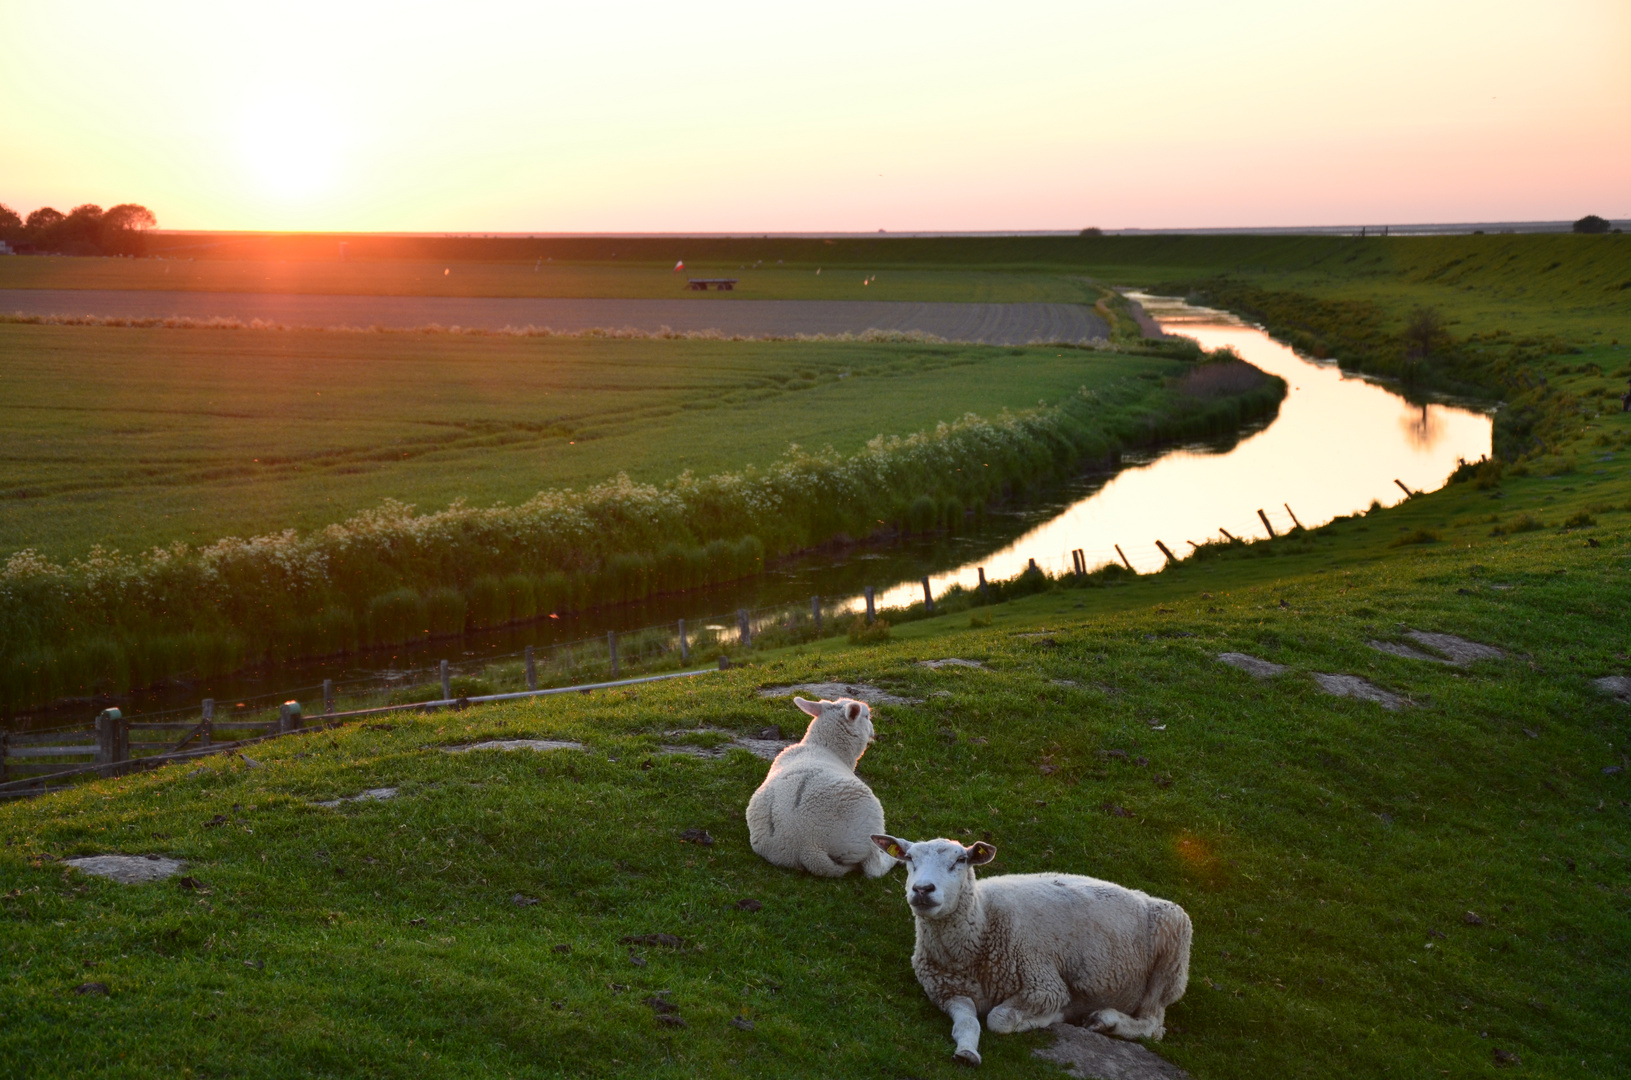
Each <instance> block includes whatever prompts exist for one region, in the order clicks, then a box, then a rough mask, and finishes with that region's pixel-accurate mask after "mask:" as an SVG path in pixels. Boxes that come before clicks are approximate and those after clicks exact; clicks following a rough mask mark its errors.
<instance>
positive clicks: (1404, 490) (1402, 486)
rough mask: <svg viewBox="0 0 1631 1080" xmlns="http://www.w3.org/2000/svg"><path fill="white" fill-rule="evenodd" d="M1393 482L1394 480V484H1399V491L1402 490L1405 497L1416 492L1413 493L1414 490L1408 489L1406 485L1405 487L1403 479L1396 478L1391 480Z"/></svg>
mask: <svg viewBox="0 0 1631 1080" xmlns="http://www.w3.org/2000/svg"><path fill="white" fill-rule="evenodd" d="M1393 482H1394V483H1395V484H1398V485H1399V490H1400V491H1402V492H1404V493H1405V497H1406V498H1409V497H1411V496H1413V495H1415V494H1416V493H1415V492H1414V491H1411V490H1410V489H1409V488H1407V487H1405V486H1404V481H1403V480H1397V479H1396V480H1394V481H1393Z"/></svg>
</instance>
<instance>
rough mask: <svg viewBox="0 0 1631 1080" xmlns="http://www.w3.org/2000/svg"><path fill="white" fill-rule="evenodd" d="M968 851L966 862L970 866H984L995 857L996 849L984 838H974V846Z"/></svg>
mask: <svg viewBox="0 0 1631 1080" xmlns="http://www.w3.org/2000/svg"><path fill="white" fill-rule="evenodd" d="M966 850H967V851H968V864H969V865H970V866H984V865H985V864H986V863H988V862H990V861H991V860H992V859H995V858H996V857H997V849H996V848H994V847H992V846H991V845H990V844H988V843H986V842H985V841H984V840H976V841H975V842H974V846H973V847H971V848H968V849H966Z"/></svg>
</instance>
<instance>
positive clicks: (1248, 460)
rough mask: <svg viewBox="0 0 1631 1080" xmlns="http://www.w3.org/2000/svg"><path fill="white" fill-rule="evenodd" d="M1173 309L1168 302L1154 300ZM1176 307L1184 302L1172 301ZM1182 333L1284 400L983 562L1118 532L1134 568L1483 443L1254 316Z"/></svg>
mask: <svg viewBox="0 0 1631 1080" xmlns="http://www.w3.org/2000/svg"><path fill="white" fill-rule="evenodd" d="M1152 313H1154V314H1155V315H1156V316H1157V317H1158V318H1161V319H1163V322H1166V321H1167V317H1168V315H1169V311H1168V310H1163V309H1160V308H1152ZM1172 314H1180V313H1177V312H1173V313H1172ZM1172 322H1173V323H1174V324H1181V325H1177V326H1176V329H1178V330H1179V331H1180V332H1182V333H1183V334H1185V335H1187V336H1190V337H1193V338H1195V339H1196V340H1197V341H1199V342H1200V343H1201V344H1202V345H1204V346H1205V347H1206V348H1208V349H1217V348H1221V347H1223V346H1230V347H1232V348H1233V349H1234V350H1235V351H1236V352H1238V353H1239V354H1240V355H1241V356H1242V357H1244V358H1245V359H1247V360H1249V361H1251V362H1252V363H1253V364H1256V365H1257V366H1258V367H1260V368H1262V369H1263V370H1264V371H1267V372H1270V373H1272V374H1275V375H1279V376H1281V377H1282V378H1284V379H1285V380H1286V382H1287V384H1288V386H1289V389H1288V392H1287V395H1286V399H1285V401H1284V402H1283V403H1282V404H1281V406H1280V413H1279V415H1278V416H1277V417H1276V418H1275V419H1274V421H1273V422H1272V423H1270V424H1269V426H1268V427H1267V428H1266V429H1265V430H1262V431H1259V432H1256V433H1254V434H1251V435H1248V436H1247V437H1246V438H1244V439H1243V440H1241V442H1240V443H1239V444H1238V445H1237V446H1235V447H1234V448H1233V449H1231V450H1228V451H1227V452H1221V453H1220V452H1218V451H1217V450H1215V449H1212V448H1186V449H1181V450H1175V451H1173V452H1171V453H1168V454H1165V455H1163V456H1160V457H1157V458H1155V459H1154V460H1152V461H1150V462H1149V463H1147V464H1142V465H1134V466H1133V467H1131V468H1128V469H1126V470H1124V471H1122V472H1121V473H1118V474H1117V475H1116V476H1115V477H1113V478H1112V479H1111V480H1110V481H1109V482H1108V483H1106V484H1105V485H1104V487H1103V488H1101V489H1100V490H1099V491H1098V492H1096V493H1095V494H1093V495H1092V496H1090V497H1088V498H1085V499H1083V500H1081V501H1079V502H1077V503H1076V504H1075V505H1073V506H1071V507H1070V508H1069V509H1067V510H1066V511H1064V512H1063V513H1061V514H1059V515H1057V516H1055V517H1054V518H1053V519H1051V520H1049V521H1047V522H1045V523H1044V524H1042V525H1039V526H1037V527H1036V528H1035V529H1032V530H1031V531H1030V532H1028V533H1026V534H1025V535H1023V536H1021V537H1020V538H1019V539H1017V540H1015V541H1014V542H1013V543H1012V544H1010V545H1008V546H1007V547H1005V548H1003V549H1002V550H1001V551H998V552H995V553H994V554H992V555H990V556H987V557H986V558H985V559H983V560H982V565H983V566H984V567H985V571H986V575H987V576H988V577H993V578H1005V577H1011V576H1013V575H1014V574H1018V573H1019V572H1021V571H1022V570H1024V569H1025V564H1026V561H1027V560H1028V559H1031V558H1035V559H1036V560H1037V562H1038V563H1039V564H1041V565H1042V566H1043V567H1045V568H1047V569H1049V570H1052V571H1054V572H1058V571H1060V570H1065V569H1069V568H1070V565H1071V561H1070V556H1069V552H1070V551H1071V550H1073V549H1075V548H1082V549H1084V550H1085V552H1086V554H1087V559H1088V564H1089V565H1090V566H1099V565H1102V564H1104V563H1107V562H1112V561H1115V560H1116V559H1117V553H1116V545H1118V544H1119V545H1120V546H1121V548H1122V550H1123V551H1125V552H1126V554H1127V558H1128V559H1129V560H1130V561H1131V562H1132V564H1133V565H1134V566H1135V567H1137V568H1138V570H1139V571H1141V572H1148V571H1154V570H1159V569H1160V568H1161V566H1162V565H1163V563H1164V562H1165V557H1164V556H1163V555H1162V554H1161V552H1160V550H1159V549H1158V548H1157V547H1156V544H1155V542H1156V541H1157V540H1160V541H1162V542H1164V543H1165V544H1166V545H1167V546H1168V547H1169V548H1171V549H1172V550H1173V551H1174V553H1175V554H1178V555H1179V556H1180V557H1181V556H1182V555H1184V554H1185V553H1187V552H1188V551H1189V550H1190V544H1191V543H1204V542H1206V541H1207V540H1215V539H1218V538H1219V537H1220V534H1221V531H1222V530H1228V532H1230V533H1231V534H1233V535H1234V536H1238V537H1241V538H1252V537H1264V536H1266V535H1267V533H1266V531H1265V529H1264V527H1263V524H1262V522H1261V520H1260V519H1259V518H1258V516H1257V511H1258V509H1260V508H1261V509H1264V510H1266V511H1268V512H1269V515H1270V518H1271V520H1272V521H1275V522H1277V523H1278V524H1276V526H1275V527H1276V529H1279V528H1281V527H1282V525H1283V526H1284V527H1286V528H1289V527H1290V525H1291V522H1290V517H1289V514H1288V511H1287V510H1286V506H1287V505H1288V504H1289V507H1290V512H1294V513H1295V514H1296V515H1297V518H1298V520H1300V521H1301V522H1302V523H1303V524H1304V525H1306V526H1309V527H1313V526H1316V525H1322V524H1324V523H1325V522H1327V521H1330V520H1331V519H1332V518H1334V517H1339V516H1341V515H1344V514H1350V513H1353V512H1355V511H1358V510H1364V509H1365V508H1366V507H1368V506H1369V505H1370V504H1371V502H1372V501H1373V500H1374V501H1376V502H1380V503H1381V504H1383V505H1384V506H1391V505H1393V504H1394V503H1396V502H1398V501H1400V500H1401V499H1403V498H1404V497H1405V495H1404V492H1403V491H1401V490H1400V489H1399V487H1398V484H1397V483H1395V481H1397V482H1398V483H1403V484H1404V485H1405V486H1407V487H1409V488H1410V490H1412V491H1420V490H1424V489H1425V490H1434V489H1436V488H1438V487H1439V486H1440V485H1442V484H1443V483H1444V479H1445V477H1447V476H1448V475H1449V474H1450V472H1451V471H1453V470H1454V469H1455V466H1456V462H1457V459H1460V458H1465V459H1467V460H1476V459H1478V458H1479V457H1482V456H1484V455H1486V454H1488V453H1489V450H1490V427H1491V425H1490V418H1489V417H1488V416H1486V415H1484V414H1483V413H1479V412H1474V411H1472V410H1470V409H1464V408H1457V407H1455V406H1451V405H1441V404H1429V405H1417V404H1412V403H1411V402H1408V401H1405V400H1404V399H1403V398H1401V397H1399V396H1397V395H1396V394H1393V393H1390V392H1389V391H1387V390H1386V389H1383V388H1382V387H1381V386H1378V385H1376V384H1374V383H1370V382H1367V381H1365V380H1363V379H1360V378H1356V377H1352V376H1349V375H1345V374H1343V372H1342V371H1341V370H1340V369H1339V368H1338V367H1337V366H1336V365H1335V364H1322V363H1317V362H1315V361H1312V360H1308V359H1305V358H1303V357H1301V356H1298V355H1297V354H1296V353H1295V352H1293V351H1292V350H1291V349H1290V348H1288V347H1287V346H1285V345H1282V344H1280V343H1279V342H1277V341H1275V340H1273V339H1272V338H1270V337H1269V336H1268V335H1267V334H1265V333H1264V332H1263V331H1261V330H1258V329H1256V328H1254V327H1249V326H1243V325H1239V324H1238V323H1236V324H1234V325H1229V324H1219V323H1190V322H1187V321H1184V320H1183V319H1182V318H1177V319H1173V320H1172ZM976 581H977V578H976V575H975V569H974V567H972V566H971V567H965V568H960V569H958V570H955V571H951V572H949V573H945V574H941V575H939V576H937V577H935V578H931V584H932V587H933V588H934V590H935V591H936V592H937V593H938V592H940V591H941V590H943V589H946V588H948V587H950V586H951V585H952V584H953V583H955V582H960V583H961V584H962V585H963V586H964V587H967V588H972V587H973V586H974V585H975V584H976ZM918 599H921V589H920V587H918V586H902V587H899V588H897V589H894V590H891V591H890V593H889V594H888V595H887V596H886V597H885V599H884V602H885V603H887V604H906V603H911V602H912V601H914V600H918Z"/></svg>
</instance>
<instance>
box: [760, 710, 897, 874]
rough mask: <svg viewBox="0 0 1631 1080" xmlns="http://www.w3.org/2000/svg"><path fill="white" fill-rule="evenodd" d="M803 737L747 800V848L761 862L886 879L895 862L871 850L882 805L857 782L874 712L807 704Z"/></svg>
mask: <svg viewBox="0 0 1631 1080" xmlns="http://www.w3.org/2000/svg"><path fill="white" fill-rule="evenodd" d="M793 704H794V705H797V706H798V707H799V709H801V710H802V711H804V712H805V713H808V714H809V715H810V717H811V720H810V726H809V727H808V728H807V729H806V730H805V732H804V738H803V739H802V740H801V741H799V742H796V743H794V744H793V745H792V746H789V747H788V748H787V749H785V750H783V751H782V752H781V753H780V754H777V755H776V760H775V761H774V762H773V763H772V764H771V766H770V773H769V775H767V776H766V777H765V780H764V783H762V784H760V785H759V790H757V791H755V792H754V793H753V797H752V798H751V799H749V800H748V809H747V820H748V842H749V844H751V845H752V847H753V850H754V851H755V852H757V853H758V855H759V856H760V857H761V858H763V859H765V860H766V861H767V862H771V863H774V864H775V865H777V866H785V867H788V868H789V869H795V870H807V871H809V872H810V873H812V874H816V875H819V876H821V877H842V876H843V875H845V874H847V873H849V872H850V871H851V870H853V869H855V868H856V867H857V866H858V867H860V868H861V870H862V872H863V873H865V874H866V876H867V877H880V876H882V875H883V874H886V873H888V872H889V871H890V870H891V869H892V868H893V867H894V865H895V860H894V859H892V858H890V857H889V856H888V855H887V854H885V853H884V852H883V851H882V850H880V849H879V848H878V847H877V846H875V845H874V844H873V843H872V834H874V833H879V832H882V831H883V804H881V803H880V802H878V797H877V796H876V795H874V794H872V789H871V788H869V787H867V785H866V782H865V781H863V780H862V779H861V778H860V777H858V776H856V775H855V763H856V762H858V761H860V760H861V755H862V754H864V753H866V748H867V744H868V743H870V742H872V739H873V728H872V710H871V709H870V708H869V707H868V706H867V704H866V702H864V701H855V700H853V699H850V698H840V699H839V700H837V701H806V700H805V699H803V698H801V697H796V698H794V699H793Z"/></svg>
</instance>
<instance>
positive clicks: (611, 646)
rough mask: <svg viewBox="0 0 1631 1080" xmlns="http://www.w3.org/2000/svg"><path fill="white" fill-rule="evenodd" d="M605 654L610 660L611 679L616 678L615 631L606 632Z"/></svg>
mask: <svg viewBox="0 0 1631 1080" xmlns="http://www.w3.org/2000/svg"><path fill="white" fill-rule="evenodd" d="M606 654H607V655H608V656H610V657H611V658H612V678H614V679H615V678H617V631H616V630H608V631H606Z"/></svg>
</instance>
